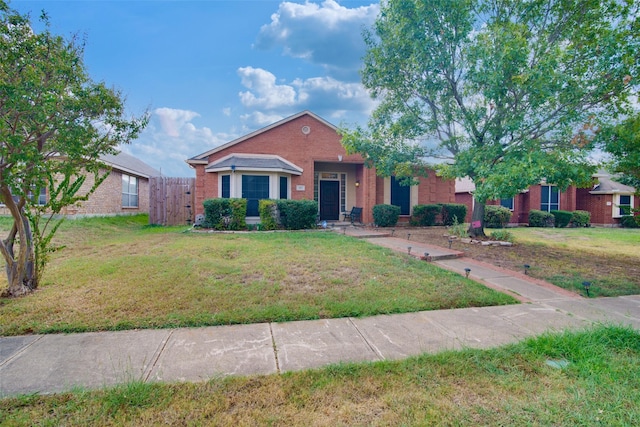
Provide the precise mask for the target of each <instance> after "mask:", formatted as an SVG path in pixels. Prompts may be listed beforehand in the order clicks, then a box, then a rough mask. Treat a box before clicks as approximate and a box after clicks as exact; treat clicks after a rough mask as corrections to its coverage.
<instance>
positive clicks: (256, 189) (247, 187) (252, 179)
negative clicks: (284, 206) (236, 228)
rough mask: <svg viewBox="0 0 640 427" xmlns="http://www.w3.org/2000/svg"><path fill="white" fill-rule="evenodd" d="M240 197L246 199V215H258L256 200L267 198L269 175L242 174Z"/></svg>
mask: <svg viewBox="0 0 640 427" xmlns="http://www.w3.org/2000/svg"><path fill="white" fill-rule="evenodd" d="M242 198H243V199H247V216H260V213H259V212H258V202H259V201H260V200H263V199H268V198H269V176H268V175H242Z"/></svg>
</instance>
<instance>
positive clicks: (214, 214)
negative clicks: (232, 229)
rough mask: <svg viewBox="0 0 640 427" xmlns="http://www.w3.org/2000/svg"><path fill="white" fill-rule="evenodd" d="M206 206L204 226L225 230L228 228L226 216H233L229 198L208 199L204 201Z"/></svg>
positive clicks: (203, 203)
mask: <svg viewBox="0 0 640 427" xmlns="http://www.w3.org/2000/svg"><path fill="white" fill-rule="evenodd" d="M202 205H203V206H204V221H203V222H202V226H203V227H204V228H215V229H216V230H223V229H225V228H226V224H225V218H230V217H231V205H230V204H229V199H207V200H205V201H204V202H202Z"/></svg>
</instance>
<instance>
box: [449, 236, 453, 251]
mask: <svg viewBox="0 0 640 427" xmlns="http://www.w3.org/2000/svg"><path fill="white" fill-rule="evenodd" d="M452 243H453V239H452V238H451V237H449V249H451V244H452Z"/></svg>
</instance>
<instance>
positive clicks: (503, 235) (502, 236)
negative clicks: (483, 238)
mask: <svg viewBox="0 0 640 427" xmlns="http://www.w3.org/2000/svg"><path fill="white" fill-rule="evenodd" d="M491 238H492V239H493V240H499V241H501V242H511V243H513V242H514V241H515V237H513V234H511V232H509V231H507V230H495V231H492V232H491Z"/></svg>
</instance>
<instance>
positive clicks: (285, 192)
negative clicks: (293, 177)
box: [280, 176, 289, 199]
mask: <svg viewBox="0 0 640 427" xmlns="http://www.w3.org/2000/svg"><path fill="white" fill-rule="evenodd" d="M280 198H281V199H288V198H289V179H288V178H287V177H286V176H281V177H280Z"/></svg>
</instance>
